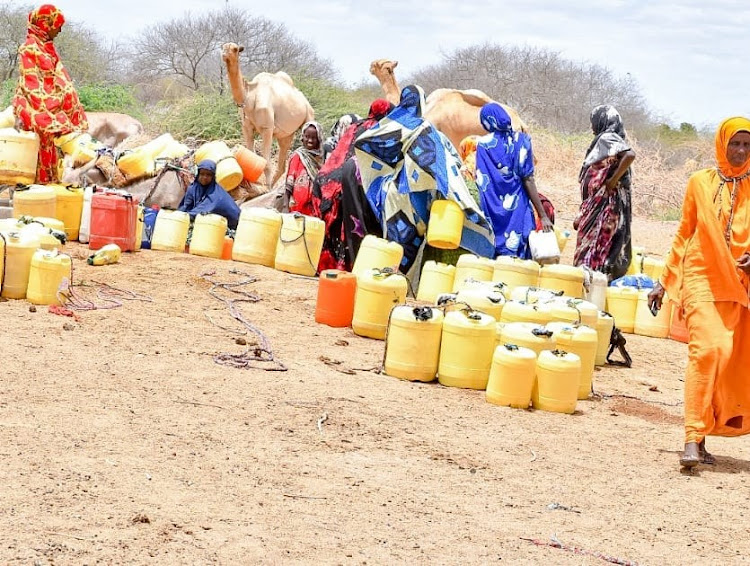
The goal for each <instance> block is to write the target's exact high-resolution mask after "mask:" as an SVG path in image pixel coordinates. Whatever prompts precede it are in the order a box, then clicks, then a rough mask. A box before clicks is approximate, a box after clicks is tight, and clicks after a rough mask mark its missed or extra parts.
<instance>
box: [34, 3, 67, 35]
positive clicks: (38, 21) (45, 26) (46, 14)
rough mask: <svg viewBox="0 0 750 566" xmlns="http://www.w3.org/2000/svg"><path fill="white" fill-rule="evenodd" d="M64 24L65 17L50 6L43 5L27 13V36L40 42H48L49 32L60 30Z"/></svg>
mask: <svg viewBox="0 0 750 566" xmlns="http://www.w3.org/2000/svg"><path fill="white" fill-rule="evenodd" d="M64 23H65V16H63V14H62V12H61V11H60V10H58V9H57V8H56V7H55V6H53V5H52V4H43V5H41V6H39V7H38V8H37V9H35V10H32V11H31V12H29V27H28V33H29V35H33V36H34V37H36V38H37V39H39V40H40V41H42V42H45V43H46V42H50V41H52V39H51V38H50V36H49V34H50V32H51V31H54V30H56V29H60V28H61V27H62V26H63V24H64Z"/></svg>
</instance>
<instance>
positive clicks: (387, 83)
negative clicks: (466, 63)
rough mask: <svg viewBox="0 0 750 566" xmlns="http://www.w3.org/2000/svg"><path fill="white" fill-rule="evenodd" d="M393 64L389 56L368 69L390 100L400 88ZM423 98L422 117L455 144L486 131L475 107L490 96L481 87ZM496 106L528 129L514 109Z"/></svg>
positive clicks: (442, 91) (396, 97)
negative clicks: (425, 99)
mask: <svg viewBox="0 0 750 566" xmlns="http://www.w3.org/2000/svg"><path fill="white" fill-rule="evenodd" d="M397 65H398V61H391V60H390V59H376V60H375V61H373V62H372V63H370V73H372V74H373V75H375V77H376V78H377V79H378V81H379V82H380V86H381V88H382V89H383V93H384V94H385V97H386V99H387V100H388V102H391V103H392V104H398V103H399V101H400V100H401V88H400V87H399V86H398V81H397V80H396V76H395V74H394V73H393V69H395V68H396V66H397ZM426 102H427V105H426V106H425V109H424V118H425V119H426V120H428V121H429V122H431V123H432V125H433V126H435V128H437V129H438V130H440V131H441V132H443V133H444V134H445V135H446V137H447V138H448V139H449V140H451V143H453V145H454V146H455V147H456V148H458V145H459V144H460V143H461V140H463V139H464V138H465V137H466V136H471V135H478V136H483V135H486V134H487V130H485V129H484V128H483V127H482V123H481V122H480V121H479V110H481V108H482V106H484V105H485V104H487V103H488V102H493V100H492V99H491V98H490V97H489V96H487V95H486V94H485V93H483V92H482V91H481V90H475V89H471V90H457V89H453V88H439V89H437V90H435V91H433V92H431V93H430V95H429V96H428V97H427V101H426ZM500 106H502V107H503V108H505V111H506V112H508V114H509V115H510V119H511V123H512V124H513V128H514V129H515V130H520V131H523V132H527V133H528V127H527V126H526V124H525V123H524V122H523V120H521V117H520V116H519V115H518V113H517V112H516V111H515V110H513V109H512V108H510V107H509V106H506V105H505V104H502V103H500Z"/></svg>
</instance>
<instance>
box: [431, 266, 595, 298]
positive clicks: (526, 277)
mask: <svg viewBox="0 0 750 566" xmlns="http://www.w3.org/2000/svg"><path fill="white" fill-rule="evenodd" d="M467 281H484V282H493V283H499V282H502V283H503V284H505V286H506V289H507V291H508V292H512V291H513V289H515V288H516V287H544V288H548V289H556V290H559V291H561V292H563V293H564V294H565V295H567V296H570V297H576V298H583V281H584V272H583V270H582V269H580V268H578V267H573V266H569V265H545V266H544V267H542V266H540V265H539V264H538V263H537V262H535V261H533V260H525V259H519V258H517V257H509V256H499V257H497V258H496V259H495V260H490V259H487V258H483V257H477V256H475V255H472V254H464V255H462V256H460V257H459V258H458V262H457V263H456V265H455V266H452V265H446V264H444V263H437V262H434V261H428V262H426V263H425V265H424V267H423V268H422V274H421V277H420V281H419V289H418V291H417V299H418V300H420V301H427V302H433V301H435V300H436V299H437V297H438V296H439V295H441V294H443V293H456V292H458V291H460V290H461V289H463V288H464V287H465V286H466V283H467Z"/></svg>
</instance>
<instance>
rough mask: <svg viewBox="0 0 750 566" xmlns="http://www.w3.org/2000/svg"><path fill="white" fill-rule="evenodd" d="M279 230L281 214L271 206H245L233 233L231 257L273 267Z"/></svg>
mask: <svg viewBox="0 0 750 566" xmlns="http://www.w3.org/2000/svg"><path fill="white" fill-rule="evenodd" d="M280 232H281V214H279V213H278V212H277V211H276V210H273V209H271V208H246V209H244V210H243V211H242V212H241V213H240V221H239V224H238V225H237V232H236V233H235V234H234V247H232V259H233V260H235V261H242V262H245V263H253V264H257V265H265V266H266V267H273V265H274V260H275V258H276V246H277V244H278V241H279V233H280Z"/></svg>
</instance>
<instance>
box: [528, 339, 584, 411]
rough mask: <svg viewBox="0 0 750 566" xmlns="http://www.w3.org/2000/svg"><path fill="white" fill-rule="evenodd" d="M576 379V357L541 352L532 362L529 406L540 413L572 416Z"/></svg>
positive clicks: (578, 372)
mask: <svg viewBox="0 0 750 566" xmlns="http://www.w3.org/2000/svg"><path fill="white" fill-rule="evenodd" d="M580 380H581V358H580V357H578V356H577V355H575V354H571V353H570V352H563V351H561V350H553V351H549V350H547V351H544V352H542V353H541V354H539V357H538V358H537V361H536V383H535V385H534V390H533V391H532V394H531V404H532V406H533V407H534V408H535V409H541V410H542V411H552V412H556V413H569V414H572V413H574V412H575V410H576V402H577V400H578V384H579V383H580Z"/></svg>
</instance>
